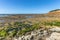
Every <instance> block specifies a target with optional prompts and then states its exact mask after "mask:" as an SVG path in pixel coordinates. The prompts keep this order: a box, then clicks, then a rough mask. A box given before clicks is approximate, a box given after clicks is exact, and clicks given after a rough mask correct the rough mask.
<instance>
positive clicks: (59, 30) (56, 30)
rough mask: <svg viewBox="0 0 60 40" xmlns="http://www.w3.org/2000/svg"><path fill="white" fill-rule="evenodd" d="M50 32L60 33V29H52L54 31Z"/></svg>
mask: <svg viewBox="0 0 60 40" xmlns="http://www.w3.org/2000/svg"><path fill="white" fill-rule="evenodd" d="M50 31H52V32H60V27H55V28H52V29H50Z"/></svg>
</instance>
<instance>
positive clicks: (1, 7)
mask: <svg viewBox="0 0 60 40" xmlns="http://www.w3.org/2000/svg"><path fill="white" fill-rule="evenodd" d="M54 9H60V0H0V14H9V13H10V14H12V13H13V14H22V13H23V14H26V13H27V14H28V13H47V12H49V11H50V10H54Z"/></svg>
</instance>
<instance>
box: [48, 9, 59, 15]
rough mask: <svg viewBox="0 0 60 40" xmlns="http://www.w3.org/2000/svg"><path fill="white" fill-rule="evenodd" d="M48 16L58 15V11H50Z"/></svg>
mask: <svg viewBox="0 0 60 40" xmlns="http://www.w3.org/2000/svg"><path fill="white" fill-rule="evenodd" d="M48 14H52V15H60V9H56V10H52V11H50V12H49V13H48Z"/></svg>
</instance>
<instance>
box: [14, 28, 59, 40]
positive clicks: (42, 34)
mask: <svg viewBox="0 0 60 40" xmlns="http://www.w3.org/2000/svg"><path fill="white" fill-rule="evenodd" d="M59 32H60V28H59V27H55V28H51V29H49V30H44V29H43V30H35V31H32V32H31V34H29V35H23V36H22V37H18V38H13V40H60V33H59Z"/></svg>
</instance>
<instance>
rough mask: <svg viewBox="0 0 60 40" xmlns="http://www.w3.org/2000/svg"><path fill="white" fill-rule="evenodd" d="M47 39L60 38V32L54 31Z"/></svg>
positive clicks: (58, 39) (57, 39)
mask: <svg viewBox="0 0 60 40" xmlns="http://www.w3.org/2000/svg"><path fill="white" fill-rule="evenodd" d="M46 40H60V33H57V32H53V33H52V34H51V36H50V37H48V38H46Z"/></svg>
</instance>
